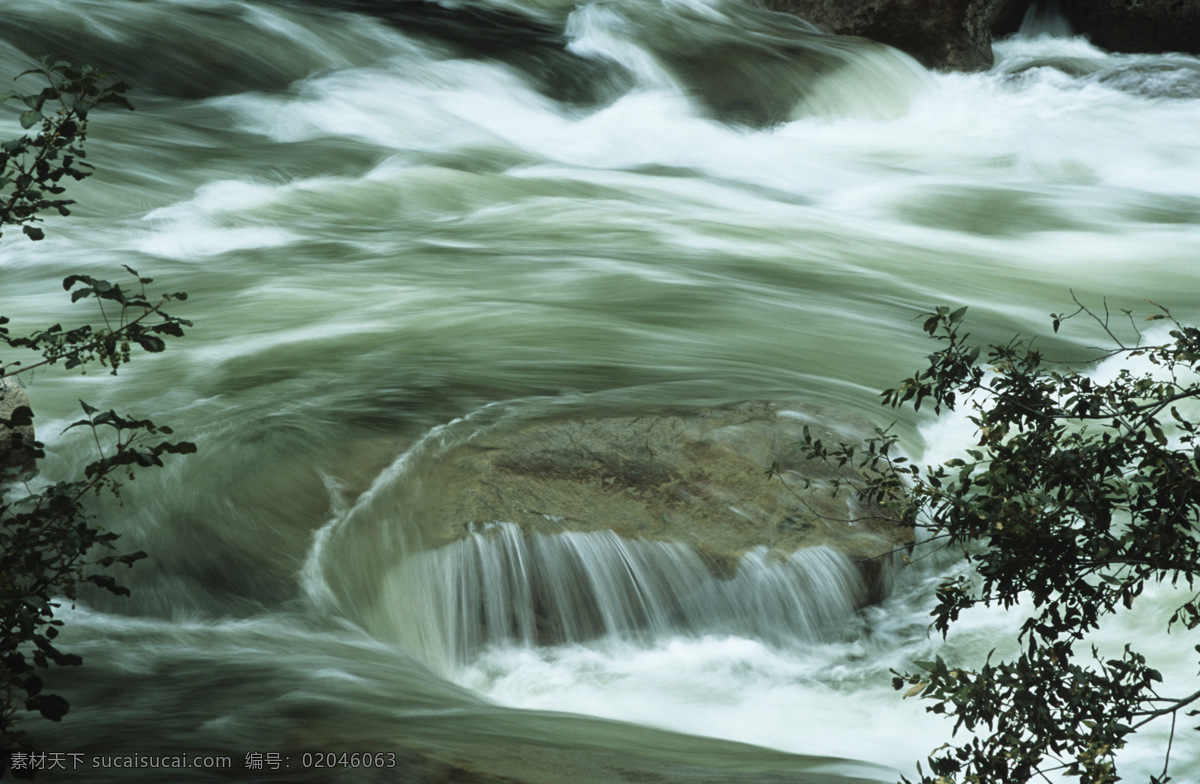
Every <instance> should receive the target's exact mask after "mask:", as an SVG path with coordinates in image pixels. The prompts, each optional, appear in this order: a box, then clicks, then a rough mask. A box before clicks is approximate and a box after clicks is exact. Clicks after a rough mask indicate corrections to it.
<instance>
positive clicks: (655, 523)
mask: <svg viewBox="0 0 1200 784" xmlns="http://www.w3.org/2000/svg"><path fill="white" fill-rule="evenodd" d="M805 426H807V427H809V428H810V430H811V432H812V434H813V436H814V437H817V438H821V439H823V440H825V441H826V442H827V443H828V442H837V441H840V440H849V441H859V440H861V439H862V438H864V437H865V435H866V434H867V433H868V432H869V429H868V428H867V427H866V425H865V423H862V422H858V421H851V420H849V419H847V418H845V417H844V416H842V415H839V414H837V413H835V412H831V411H826V410H821V409H816V408H810V407H801V406H798V405H795V404H788V403H776V402H764V401H752V402H743V403H736V404H730V405H725V406H718V407H712V408H700V409H690V410H676V411H661V412H656V413H648V414H644V415H640V416H605V417H597V418H594V419H567V420H557V421H536V422H529V423H525V424H522V425H517V426H511V427H506V428H496V429H491V430H487V431H484V432H482V433H479V434H477V435H476V437H474V438H473V439H471V440H470V441H469V442H468V443H466V444H464V445H461V446H458V447H456V448H453V449H451V450H450V451H449V452H447V453H445V454H444V455H443V456H442V458H441V460H440V461H439V462H440V463H441V465H440V466H439V468H438V469H437V470H436V472H435V475H436V480H437V483H438V487H439V492H438V493H437V494H436V498H434V499H432V500H431V503H430V508H428V509H427V510H425V513H426V514H427V515H428V519H430V520H435V521H438V523H437V526H436V527H435V529H434V530H435V531H437V534H436V537H435V538H436V539H437V540H438V541H435V542H431V543H430V544H433V545H437V544H441V543H445V542H449V541H453V540H454V539H457V538H461V537H462V536H464V535H465V534H466V533H467V532H470V531H473V530H478V529H479V528H480V527H482V526H486V525H488V524H491V523H497V522H501V523H516V524H518V525H520V526H521V527H522V528H523V529H525V530H527V531H530V532H538V533H559V532H563V531H597V530H612V531H615V532H616V533H617V534H619V535H621V536H624V537H628V538H644V539H650V540H659V541H673V542H682V543H687V544H690V545H692V546H693V547H694V548H695V549H696V550H697V552H698V553H700V555H701V556H702V557H703V558H705V560H706V562H707V563H708V564H709V565H710V568H711V569H712V570H713V571H714V573H717V574H718V575H720V574H721V573H722V572H726V573H728V572H730V571H731V570H735V569H736V564H737V561H738V560H739V559H740V557H741V556H742V555H743V554H744V553H746V552H747V551H749V550H751V549H753V548H757V547H766V548H767V549H768V550H769V551H770V552H771V553H774V554H778V555H788V554H790V553H792V552H794V551H796V550H797V549H799V548H802V547H811V546H815V545H829V546H830V547H833V548H835V549H837V550H839V551H841V552H844V553H846V554H849V555H852V556H855V557H858V558H871V557H874V556H877V555H879V554H881V553H885V552H888V551H890V550H893V549H895V548H896V547H898V546H904V545H906V544H908V543H911V541H912V531H911V530H910V529H904V528H901V527H898V526H895V525H893V524H892V523H890V522H889V521H887V520H886V519H885V516H884V512H883V510H881V509H878V508H865V507H863V506H862V505H860V504H859V503H858V502H857V501H855V500H854V499H851V498H849V497H848V496H847V493H846V491H845V490H843V491H842V492H841V493H839V494H837V495H836V496H834V495H833V494H831V492H830V490H829V487H828V483H829V481H830V480H832V479H833V478H834V476H835V475H834V472H833V470H832V469H830V468H829V467H828V466H826V465H823V464H820V463H817V462H814V461H807V460H805V459H803V458H802V457H801V456H799V455H796V454H793V451H792V448H793V446H794V445H795V444H796V443H797V442H798V441H800V440H801V439H802V438H803V433H804V428H805ZM776 463H777V464H778V466H779V471H780V478H769V477H768V476H767V475H766V469H767V468H768V467H769V466H771V465H772V464H776ZM426 530H429V529H428V528H427V529H426Z"/></svg>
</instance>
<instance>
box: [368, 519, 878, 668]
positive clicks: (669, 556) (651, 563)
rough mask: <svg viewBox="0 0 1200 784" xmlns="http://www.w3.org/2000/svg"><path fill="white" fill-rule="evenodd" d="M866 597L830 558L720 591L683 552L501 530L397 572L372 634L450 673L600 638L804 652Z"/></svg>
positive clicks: (763, 572) (755, 568)
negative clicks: (527, 649) (503, 651)
mask: <svg viewBox="0 0 1200 784" xmlns="http://www.w3.org/2000/svg"><path fill="white" fill-rule="evenodd" d="M865 594H866V587H865V586H864V585H863V580H862V575H861V573H860V571H859V569H858V567H857V566H856V565H855V564H854V563H853V561H852V560H851V559H850V558H849V557H847V556H845V555H842V554H840V553H838V552H836V551H834V550H831V549H829V548H827V547H813V548H806V549H803V550H799V551H797V552H796V553H795V554H794V555H792V556H791V557H790V558H787V559H776V560H774V561H772V559H769V558H768V557H767V556H766V554H765V553H764V552H762V551H755V552H751V553H749V554H747V556H746V557H745V558H744V559H743V561H742V562H741V563H740V564H739V565H738V568H737V572H736V574H735V575H729V576H727V577H724V578H723V579H722V578H721V577H717V576H714V575H713V574H712V573H711V571H710V568H709V567H708V566H707V565H705V563H704V562H703V561H702V560H701V558H700V556H699V555H697V554H696V552H695V551H694V550H692V548H691V547H690V546H688V545H683V544H677V543H671V542H649V541H642V540H630V539H623V538H621V537H619V536H617V535H616V534H614V533H612V532H611V531H599V532H577V533H563V534H553V535H547V534H537V533H533V534H526V533H523V532H522V531H521V530H520V529H519V528H517V527H516V526H513V525H511V524H504V523H500V524H495V525H494V526H491V527H490V528H489V530H486V531H482V532H477V533H472V534H470V535H469V536H467V537H466V538H464V539H462V540H461V541H459V542H456V543H454V544H451V545H447V546H445V547H442V548H440V549H438V550H433V551H428V552H424V553H421V554H419V555H417V556H415V557H413V558H410V559H407V560H405V561H404V562H403V563H402V564H401V565H400V566H398V567H397V568H396V569H395V571H394V572H393V573H392V574H390V575H389V576H388V577H387V579H386V587H385V589H384V598H383V600H382V601H381V607H380V608H378V610H377V611H376V615H375V622H374V623H372V624H370V626H371V628H372V629H373V630H383V629H387V630H388V631H390V632H391V635H389V636H394V637H396V638H397V639H400V640H405V639H406V638H407V637H409V636H410V635H411V634H412V632H413V630H424V631H425V632H426V633H425V634H422V635H420V639H421V640H422V641H436V642H434V646H435V647H434V650H436V651H438V652H444V653H443V655H444V656H445V657H446V658H447V659H448V660H451V661H459V662H463V661H469V660H470V659H471V658H472V657H473V656H475V655H477V654H478V653H479V652H480V651H481V650H483V649H484V648H486V647H487V646H495V645H520V646H535V645H557V644H564V643H579V642H587V641H590V640H595V639H597V638H623V639H627V640H643V641H653V640H656V639H662V638H664V637H671V636H673V635H704V634H724V635H741V636H747V637H753V638H756V639H762V640H767V641H772V642H777V643H786V642H793V643H794V642H797V641H800V642H812V641H816V640H820V639H822V638H823V637H825V636H827V635H828V633H829V632H830V630H831V629H837V628H838V627H839V626H840V625H841V624H843V623H844V622H845V620H846V619H847V618H848V617H850V616H851V615H852V614H853V613H854V611H855V610H856V609H857V608H858V606H859V605H860V604H862V602H863V599H864V598H865ZM417 597H420V598H417ZM426 597H428V598H426ZM389 627H390V628H389ZM425 645H426V646H428V645H429V642H426V643H425ZM414 647H415V646H414ZM418 650H420V649H419V648H418ZM421 653H423V654H425V655H426V656H428V655H429V653H430V651H429V649H428V648H426V650H423V651H421ZM435 658H436V657H435Z"/></svg>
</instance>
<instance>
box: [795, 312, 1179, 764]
mask: <svg viewBox="0 0 1200 784" xmlns="http://www.w3.org/2000/svg"><path fill="white" fill-rule="evenodd" d="M1076 304H1077V305H1078V309H1077V310H1075V311H1074V312H1073V313H1071V314H1069V315H1057V314H1052V315H1051V322H1052V326H1053V329H1054V331H1055V332H1057V331H1058V330H1059V328H1060V327H1061V325H1062V324H1063V323H1064V322H1065V321H1067V320H1068V319H1071V318H1075V317H1083V318H1089V317H1090V318H1091V319H1093V320H1094V321H1095V322H1097V323H1098V324H1099V325H1100V326H1101V328H1102V329H1103V331H1104V332H1105V334H1106V335H1107V337H1108V338H1109V339H1110V340H1111V341H1112V343H1113V345H1112V347H1111V348H1109V349H1106V350H1103V351H1101V352H1100V353H1099V354H1098V355H1097V356H1096V357H1094V359H1096V360H1101V359H1105V360H1110V361H1112V362H1120V363H1121V364H1122V366H1121V369H1120V370H1119V372H1118V373H1117V375H1116V376H1115V377H1113V378H1112V379H1110V380H1107V381H1106V380H1101V379H1099V378H1098V377H1096V376H1095V375H1094V374H1088V373H1086V372H1084V371H1082V370H1079V369H1076V368H1074V367H1071V366H1069V365H1065V364H1062V363H1057V362H1053V361H1050V360H1048V359H1047V358H1046V357H1045V356H1043V354H1042V352H1041V350H1040V349H1039V348H1038V346H1037V341H1036V340H1035V339H1021V338H1015V339H1013V340H1012V341H1010V342H1009V343H1007V344H1005V345H999V346H996V345H994V346H991V347H990V348H988V349H987V352H986V355H984V354H983V351H982V349H981V348H980V347H979V346H977V345H973V344H972V343H971V342H970V340H969V337H970V336H969V334H967V333H965V332H963V331H962V327H963V317H964V315H965V312H966V308H961V309H958V310H955V311H951V310H950V309H949V308H945V307H941V308H938V309H937V310H936V312H934V313H930V314H927V316H926V318H925V321H924V331H925V332H926V333H928V334H929V336H930V337H932V338H933V339H935V340H937V341H939V342H941V343H942V344H943V345H942V347H941V348H940V350H938V351H936V352H935V353H933V354H931V355H930V356H929V357H928V360H929V364H928V367H926V368H925V369H923V370H921V371H920V372H918V373H917V374H915V375H914V376H912V377H911V378H908V379H905V380H904V381H903V382H901V383H900V385H899V386H898V387H896V388H895V389H889V390H887V391H885V392H884V393H883V402H884V404H885V405H889V406H891V407H898V406H902V405H906V404H909V403H911V404H912V405H913V407H914V409H917V408H920V406H921V404H922V403H926V402H932V404H933V410H934V411H935V412H941V411H942V410H943V409H945V410H954V409H955V408H959V407H965V408H967V409H968V410H969V411H970V421H971V423H972V424H973V425H974V428H975V433H976V436H977V437H978V442H977V443H976V444H975V448H972V449H968V450H966V455H965V456H964V457H963V458H955V459H952V460H948V461H946V462H945V463H944V464H942V465H938V466H928V467H924V468H920V467H918V466H916V465H913V464H910V463H908V462H907V461H906V459H905V458H903V457H901V456H899V455H898V454H897V451H898V450H897V449H896V436H895V435H893V434H891V433H890V432H889V430H878V431H876V433H875V437H874V438H872V439H871V440H870V441H869V442H868V444H867V445H866V447H865V449H864V448H863V447H862V445H859V446H858V447H856V446H854V445H849V444H839V445H836V446H827V445H825V444H822V443H821V442H820V441H818V440H816V439H813V438H811V437H806V439H805V441H804V443H802V444H801V445H799V446H798V449H801V450H803V451H804V452H805V453H806V454H807V455H808V456H809V457H814V458H818V459H823V460H825V461H828V462H829V463H830V464H831V465H834V466H846V465H852V466H857V467H858V468H859V469H860V470H861V471H863V472H864V474H865V475H866V477H867V478H866V479H865V480H858V479H855V478H854V475H852V474H850V473H847V474H846V478H845V479H843V480H838V484H839V485H841V486H843V487H845V488H846V489H850V490H853V491H855V492H858V493H861V494H863V495H864V496H866V497H869V498H871V499H874V500H877V501H880V502H881V503H883V504H885V505H887V508H888V509H889V510H890V512H891V513H892V514H894V515H895V518H896V519H897V520H899V521H900V522H902V523H904V524H906V525H910V526H914V527H916V528H919V529H923V531H924V533H925V539H926V541H927V542H928V544H927V546H931V547H944V548H954V549H956V550H958V551H961V553H962V554H963V556H964V557H965V558H966V559H967V560H968V561H969V562H970V565H971V566H972V567H973V575H972V576H970V577H956V578H952V579H947V580H945V581H944V582H943V583H942V584H941V585H940V587H939V588H938V589H937V603H936V607H935V609H934V610H933V613H932V615H933V628H934V629H936V630H937V631H939V632H941V633H942V635H943V636H945V634H946V633H947V632H948V631H949V629H950V628H951V626H952V625H953V624H954V622H955V621H956V620H957V619H958V618H959V617H960V615H961V613H963V612H964V611H965V610H968V609H970V608H972V607H975V606H977V605H983V606H990V605H999V606H1001V607H1004V608H1012V607H1014V606H1015V605H1017V604H1018V602H1019V603H1021V605H1022V609H1025V610H1027V611H1029V612H1030V615H1029V618H1028V620H1026V621H1025V622H1024V623H1023V625H1022V627H1021V630H1020V633H1019V642H1020V644H1021V652H1020V653H1019V654H1018V655H1016V656H1015V657H1014V658H1011V659H1008V660H996V657H995V655H994V652H993V654H991V655H989V656H988V657H987V660H986V661H984V662H982V663H981V664H979V665H977V666H976V668H974V669H971V668H969V667H967V666H959V665H953V664H950V663H947V662H945V661H943V660H942V659H941V658H940V657H939V658H936V659H935V660H934V661H928V662H916V663H915V665H916V667H917V668H918V671H917V672H915V673H898V672H895V673H894V675H895V677H894V679H893V686H894V687H895V688H896V689H897V690H901V689H903V690H905V694H904V696H905V697H915V696H918V695H919V696H920V698H921V699H924V700H928V701H929V702H930V703H931V704H930V705H929V706H928V707H927V710H929V711H931V712H933V713H942V714H947V715H950V716H953V717H954V718H955V724H954V731H955V733H956V734H957V732H958V731H959V730H960V729H966V730H968V731H969V732H970V733H971V734H972V736H971V737H969V739H966V740H963V741H962V742H961V743H959V744H958V745H950V744H948V745H946V746H944V747H942V748H940V749H937V750H935V751H934V752H933V753H932V754H931V756H930V757H929V759H928V765H929V769H930V772H929V773H928V774H926V773H924V772H923V770H922V769H921V767H920V766H918V773H919V775H920V779H919V781H921V782H922V783H923V784H951V783H952V782H976V783H978V784H984V783H986V784H1018V783H1019V784H1025V782H1028V781H1030V780H1032V779H1035V778H1040V776H1041V774H1045V773H1049V772H1050V771H1052V770H1056V771H1059V772H1060V773H1061V774H1065V775H1066V776H1069V777H1077V778H1078V779H1079V780H1080V782H1082V783H1083V784H1101V783H1102V782H1114V781H1117V780H1118V777H1117V774H1116V755H1117V752H1118V750H1119V749H1120V748H1121V747H1122V746H1124V745H1125V743H1126V741H1127V739H1128V738H1129V736H1130V735H1132V734H1133V733H1135V732H1136V731H1137V730H1139V729H1140V728H1142V727H1144V726H1145V725H1146V724H1148V723H1149V722H1151V721H1156V720H1158V721H1168V722H1170V724H1171V726H1170V737H1171V741H1170V742H1169V743H1168V745H1167V748H1166V749H1165V750H1164V760H1163V768H1162V773H1161V774H1160V775H1158V776H1154V777H1152V778H1151V784H1164V782H1166V781H1168V780H1169V779H1170V778H1171V777H1170V776H1169V775H1168V774H1169V770H1170V762H1171V751H1172V747H1173V744H1174V739H1175V734H1176V722H1177V719H1178V718H1179V717H1180V715H1181V714H1183V713H1185V712H1186V715H1187V716H1195V715H1197V714H1198V713H1200V711H1197V710H1194V709H1192V710H1187V709H1188V708H1189V707H1191V706H1195V705H1196V704H1197V703H1200V691H1197V692H1195V693H1191V694H1164V693H1161V692H1160V689H1161V688H1162V686H1161V683H1162V676H1161V675H1160V673H1159V672H1158V671H1157V670H1155V669H1153V668H1152V667H1151V666H1150V665H1149V664H1148V662H1147V660H1146V657H1145V656H1144V655H1143V654H1141V653H1139V652H1138V651H1136V650H1135V649H1134V646H1133V645H1132V644H1131V645H1127V646H1125V648H1124V651H1123V652H1122V653H1121V654H1120V655H1119V656H1117V657H1115V658H1104V657H1103V656H1101V655H1100V654H1099V652H1098V651H1097V650H1096V648H1095V647H1094V646H1092V645H1089V644H1088V642H1087V636H1088V634H1089V633H1090V632H1092V631H1094V630H1095V629H1096V628H1097V627H1098V625H1099V623H1100V622H1101V620H1102V619H1104V618H1105V617H1106V616H1110V615H1113V614H1116V613H1119V612H1129V611H1136V608H1135V605H1137V603H1138V597H1140V596H1141V595H1142V593H1143V590H1144V589H1145V588H1146V587H1147V585H1153V584H1158V583H1168V584H1170V585H1172V586H1179V585H1183V586H1186V587H1187V589H1188V590H1187V592H1185V594H1184V595H1185V596H1186V595H1187V593H1191V596H1190V598H1187V599H1186V601H1182V602H1181V603H1180V606H1179V607H1178V608H1177V609H1176V611H1175V613H1174V615H1173V616H1172V617H1171V618H1170V622H1169V624H1168V627H1169V628H1171V627H1173V628H1175V629H1177V630H1178V628H1180V627H1182V628H1183V629H1184V630H1194V629H1195V628H1196V627H1197V626H1198V625H1200V602H1198V598H1200V597H1198V595H1197V594H1195V593H1192V591H1194V589H1195V584H1196V578H1197V576H1198V575H1200V443H1198V434H1200V424H1197V422H1196V421H1195V419H1194V416H1193V415H1189V414H1188V413H1187V411H1186V409H1187V405H1186V404H1188V403H1189V402H1191V401H1194V400H1196V399H1197V398H1200V385H1198V383H1197V378H1198V376H1197V371H1198V370H1200V330H1198V329H1196V328H1195V327H1190V326H1185V325H1183V324H1180V323H1179V322H1177V321H1176V320H1175V319H1174V318H1173V317H1172V316H1171V315H1170V313H1169V312H1168V311H1167V310H1166V309H1164V308H1161V307H1158V306H1155V307H1156V308H1157V311H1156V312H1155V313H1154V314H1153V315H1151V316H1150V319H1149V320H1154V321H1160V320H1162V321H1165V322H1167V323H1168V324H1169V325H1170V327H1171V329H1170V330H1169V333H1168V339H1167V340H1164V341H1162V342H1159V343H1154V344H1151V343H1148V342H1146V340H1145V338H1144V336H1143V335H1142V334H1141V332H1140V331H1139V330H1138V328H1137V325H1136V324H1135V323H1134V321H1133V319H1132V317H1131V314H1130V313H1129V312H1128V311H1125V312H1124V316H1125V318H1127V319H1128V321H1129V324H1130V326H1131V327H1132V337H1131V338H1130V340H1131V341H1132V342H1131V343H1129V344H1127V343H1126V342H1123V340H1122V339H1121V338H1120V337H1119V336H1118V334H1117V331H1118V330H1117V329H1116V325H1115V324H1114V323H1113V318H1112V315H1111V314H1110V313H1109V312H1108V310H1107V307H1106V308H1105V310H1104V312H1103V313H1097V312H1093V311H1092V310H1090V309H1089V308H1087V307H1085V306H1084V305H1083V304H1081V303H1079V301H1078V300H1076ZM1152 304H1153V303H1152ZM1122 321H1124V319H1122ZM1134 360H1136V362H1135V361H1134ZM1134 365H1139V366H1141V367H1142V368H1143V369H1142V370H1138V369H1136V368H1135V367H1134ZM1147 367H1148V368H1149V369H1145V368H1147ZM1081 649H1082V650H1081ZM1196 650H1197V651H1198V652H1200V645H1197V646H1196ZM1196 729H1197V730H1200V727H1197V728H1196ZM907 781H908V779H905V782H907Z"/></svg>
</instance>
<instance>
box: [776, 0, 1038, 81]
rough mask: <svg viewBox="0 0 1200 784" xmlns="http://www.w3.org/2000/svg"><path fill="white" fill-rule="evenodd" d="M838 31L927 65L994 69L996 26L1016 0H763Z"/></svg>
mask: <svg viewBox="0 0 1200 784" xmlns="http://www.w3.org/2000/svg"><path fill="white" fill-rule="evenodd" d="M762 2H763V4H764V5H765V6H766V7H767V8H770V9H771V10H773V11H781V12H784V13H789V14H794V15H796V16H799V17H800V18H802V19H804V20H806V21H808V22H810V23H811V24H814V25H816V26H817V27H818V28H820V29H822V30H825V31H827V32H831V33H836V34H838V35H857V36H862V37H863V38H870V39H871V40H872V41H878V42H880V43H884V44H888V45H889V46H894V47H896V48H897V49H900V50H901V51H903V52H907V53H908V54H910V55H912V56H913V57H914V58H915V59H916V60H918V61H919V62H920V63H921V64H922V65H924V66H925V67H927V68H937V69H942V70H952V71H978V70H981V69H986V68H989V67H991V65H992V61H993V57H992V26H993V24H994V23H995V22H996V20H997V19H999V18H1000V17H1001V16H1002V15H1004V14H1006V13H1007V12H1008V9H1009V8H1010V7H1011V6H1014V5H1016V2H1014V0H762Z"/></svg>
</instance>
